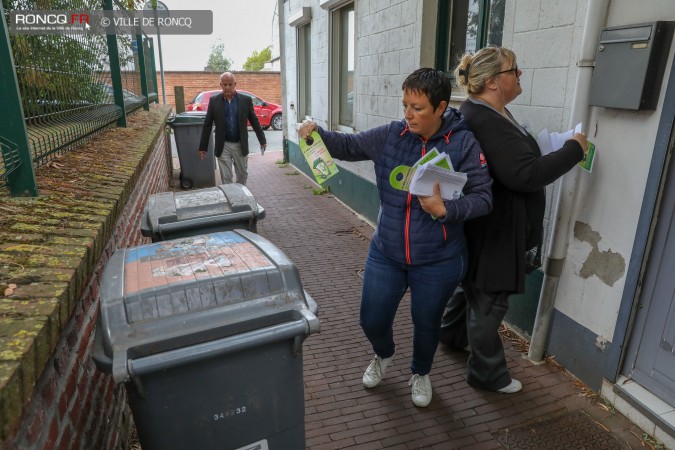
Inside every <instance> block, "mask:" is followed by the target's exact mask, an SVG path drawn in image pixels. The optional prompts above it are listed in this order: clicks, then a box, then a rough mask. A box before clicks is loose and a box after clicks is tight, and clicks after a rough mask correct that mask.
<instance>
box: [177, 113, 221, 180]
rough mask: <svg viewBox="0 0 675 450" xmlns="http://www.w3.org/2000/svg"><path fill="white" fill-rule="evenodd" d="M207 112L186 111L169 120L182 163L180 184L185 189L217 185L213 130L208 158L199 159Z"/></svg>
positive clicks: (180, 162)
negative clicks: (200, 142)
mask: <svg viewBox="0 0 675 450" xmlns="http://www.w3.org/2000/svg"><path fill="white" fill-rule="evenodd" d="M205 118H206V112H204V111H186V112H182V113H180V114H176V116H175V117H173V118H170V119H169V120H167V123H168V124H169V126H171V128H172V129H173V133H174V138H175V139H176V150H177V151H178V162H179V164H180V185H181V187H182V188H183V189H191V188H193V187H196V188H203V187H212V186H215V185H216V157H215V154H214V152H213V145H214V144H213V142H214V137H213V132H211V137H210V138H209V148H208V151H207V153H206V158H204V159H199V141H200V139H201V137H202V126H203V125H204V119H205Z"/></svg>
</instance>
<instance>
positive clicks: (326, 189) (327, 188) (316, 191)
mask: <svg viewBox="0 0 675 450" xmlns="http://www.w3.org/2000/svg"><path fill="white" fill-rule="evenodd" d="M312 194H314V195H327V194H330V186H321V187H320V188H319V189H312Z"/></svg>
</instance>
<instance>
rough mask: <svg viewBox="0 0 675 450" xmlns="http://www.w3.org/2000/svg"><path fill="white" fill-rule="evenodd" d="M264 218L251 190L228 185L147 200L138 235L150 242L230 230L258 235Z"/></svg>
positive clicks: (166, 193) (168, 193) (174, 193)
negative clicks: (258, 226) (260, 222)
mask: <svg viewBox="0 0 675 450" xmlns="http://www.w3.org/2000/svg"><path fill="white" fill-rule="evenodd" d="M264 218H265V208H263V207H262V206H260V205H259V204H258V203H257V202H256V201H255V198H254V197H253V194H251V191H249V190H248V188H247V187H246V186H244V185H242V184H238V183H231V184H221V185H220V186H216V187H211V188H204V189H196V190H192V191H186V192H161V193H159V194H153V195H151V196H150V197H149V198H148V203H147V204H146V206H145V210H144V211H143V218H142V220H141V234H142V235H143V236H145V237H150V238H152V242H158V241H164V240H168V239H175V238H179V237H187V236H193V235H195V234H205V233H213V232H216V231H229V230H234V229H237V228H241V229H244V230H247V231H252V232H254V233H256V232H257V223H258V220H262V219H264Z"/></svg>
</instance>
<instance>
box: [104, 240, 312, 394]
mask: <svg viewBox="0 0 675 450" xmlns="http://www.w3.org/2000/svg"><path fill="white" fill-rule="evenodd" d="M317 314H318V311H317V306H316V302H314V300H313V299H312V298H311V297H310V296H309V294H308V293H307V292H305V291H304V289H303V287H302V283H301V281H300V276H299V273H298V270H297V268H296V266H295V265H294V264H293V262H292V261H291V260H290V259H289V258H288V257H287V256H286V255H285V254H284V253H283V252H282V251H281V250H280V249H279V248H278V247H276V246H275V245H274V244H272V243H271V242H270V241H268V240H267V239H265V238H263V237H261V236H259V235H257V234H254V233H251V232H248V231H245V230H235V231H225V232H219V233H211V234H204V235H198V236H193V237H189V238H181V239H174V240H168V241H161V242H157V243H154V244H149V245H142V246H138V247H131V248H120V249H118V250H116V251H115V253H114V254H113V255H112V257H111V258H110V260H109V261H108V263H107V264H106V267H105V269H104V272H103V276H102V279H101V290H100V311H99V315H98V319H97V327H96V338H95V345H94V352H93V353H94V361H95V363H96V365H97V367H98V368H99V369H100V370H102V371H104V372H107V373H112V376H113V379H114V380H115V382H116V383H121V382H127V381H129V380H130V379H132V378H133V377H134V371H133V369H132V363H133V360H135V359H139V358H140V359H143V357H151V358H152V357H155V358H156V357H157V356H159V357H160V358H161V357H162V355H164V354H166V353H168V352H171V351H174V352H175V351H180V350H185V347H189V346H193V345H197V344H203V343H205V342H206V343H208V342H211V341H214V340H222V339H223V338H225V339H228V338H230V337H236V336H237V335H239V334H242V333H244V334H251V332H252V331H253V332H254V331H256V330H261V329H268V328H274V327H275V326H276V327H279V326H283V325H284V324H290V323H292V324H293V327H294V330H295V332H298V330H300V334H301V336H299V338H300V339H304V338H305V337H306V336H307V335H309V334H311V333H317V332H318V331H319V329H320V324H319V319H318V318H317ZM298 327H299V328H298ZM300 342H302V341H300ZM185 357H187V358H190V355H189V352H188V355H187V356H185ZM146 359H147V358H146ZM165 362H166V361H165ZM136 373H138V372H136Z"/></svg>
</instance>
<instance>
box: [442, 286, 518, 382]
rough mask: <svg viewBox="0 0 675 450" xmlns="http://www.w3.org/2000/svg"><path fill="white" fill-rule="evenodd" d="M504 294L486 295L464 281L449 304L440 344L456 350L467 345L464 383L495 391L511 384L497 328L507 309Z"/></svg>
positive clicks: (506, 294)
mask: <svg viewBox="0 0 675 450" xmlns="http://www.w3.org/2000/svg"><path fill="white" fill-rule="evenodd" d="M509 295H510V294H508V293H506V292H485V291H482V290H480V289H478V288H477V287H475V286H474V285H473V284H472V283H471V282H468V281H463V282H462V284H461V285H460V287H458V288H457V289H456V290H455V292H454V294H453V296H452V297H451V298H450V300H449V301H448V303H447V305H446V308H445V312H444V314H443V321H442V323H441V342H443V343H444V344H447V345H449V346H451V347H453V348H455V349H462V348H464V347H466V345H467V344H468V345H469V346H470V347H471V354H470V356H469V362H468V365H467V380H466V381H467V382H468V383H469V384H470V385H471V386H474V387H478V388H482V389H487V390H490V391H496V390H498V389H501V388H504V387H506V386H508V385H509V383H511V375H510V374H509V369H508V368H507V367H506V355H505V354H504V345H503V343H502V339H501V337H500V336H499V326H500V325H501V323H502V320H504V316H506V312H507V311H508V308H509V302H508V300H509Z"/></svg>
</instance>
